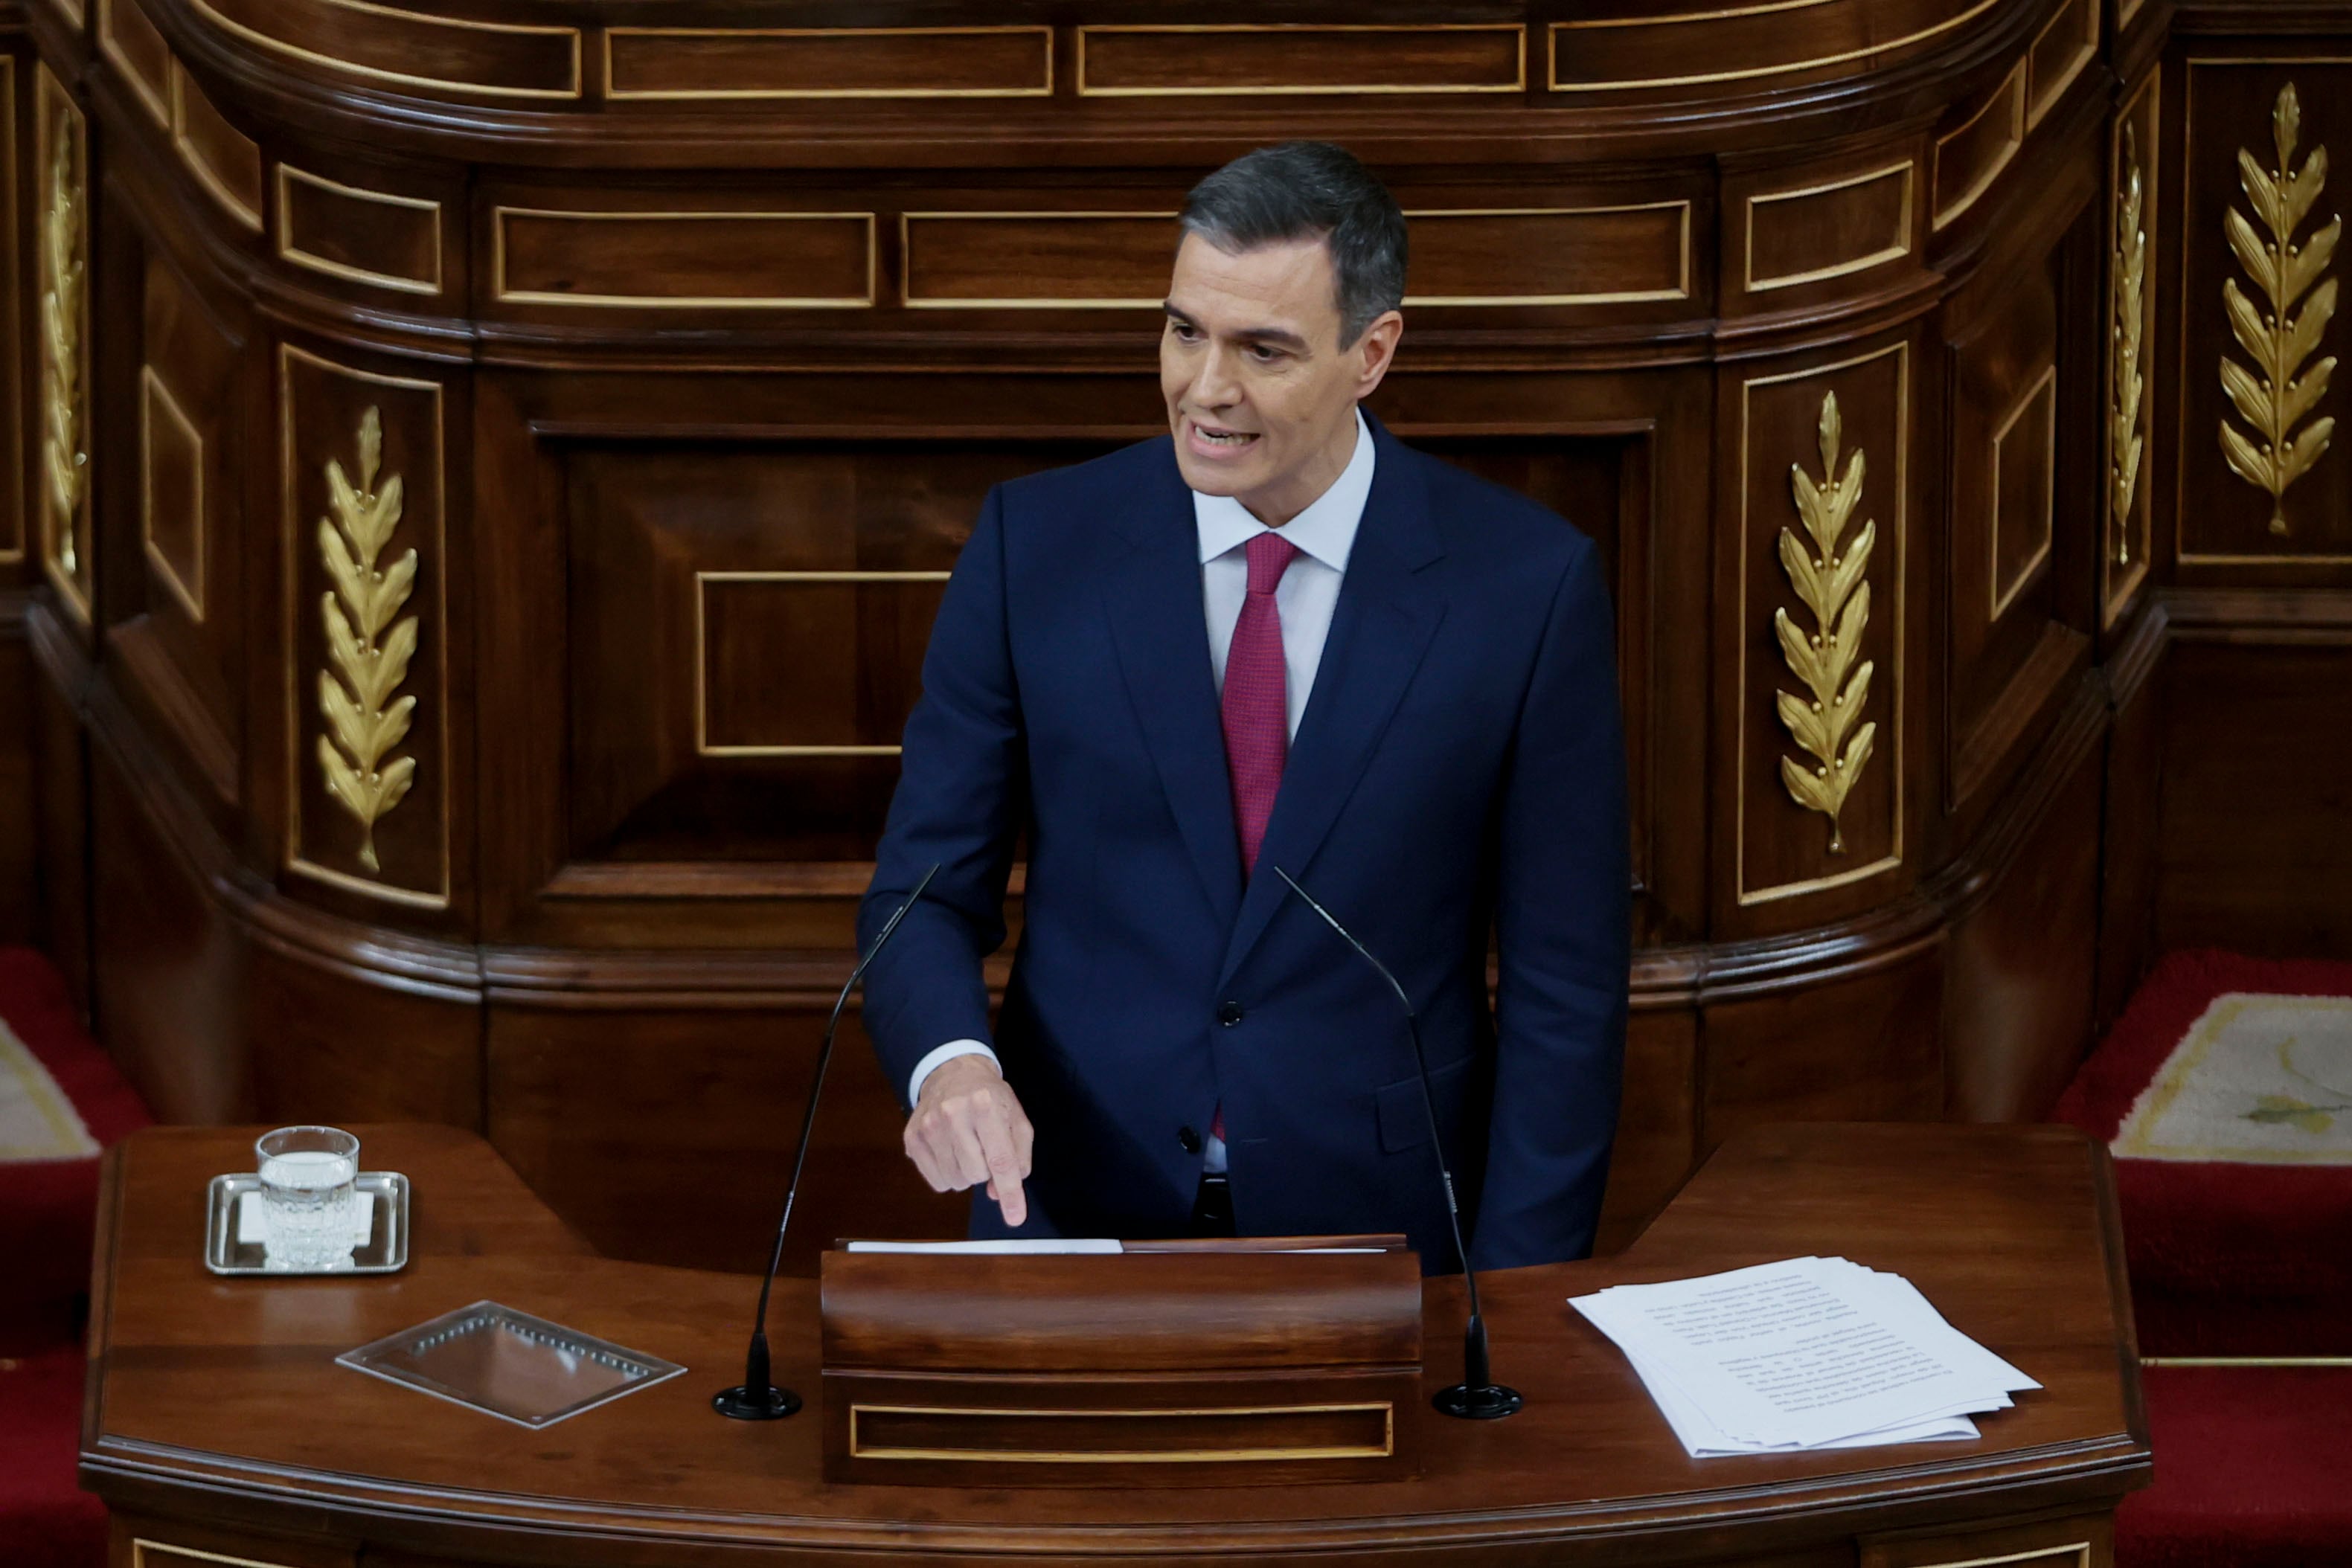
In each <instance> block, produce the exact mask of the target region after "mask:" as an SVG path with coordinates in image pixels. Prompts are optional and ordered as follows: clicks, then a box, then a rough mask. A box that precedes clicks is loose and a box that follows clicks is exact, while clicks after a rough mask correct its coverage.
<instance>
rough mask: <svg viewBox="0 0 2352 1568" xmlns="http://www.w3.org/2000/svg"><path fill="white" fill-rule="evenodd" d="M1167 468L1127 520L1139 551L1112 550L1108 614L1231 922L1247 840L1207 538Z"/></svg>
mask: <svg viewBox="0 0 2352 1568" xmlns="http://www.w3.org/2000/svg"><path fill="white" fill-rule="evenodd" d="M1166 467H1167V473H1166V476H1165V480H1164V482H1163V483H1156V484H1154V485H1153V486H1151V487H1150V494H1149V496H1148V497H1143V498H1141V499H1140V500H1139V504H1138V505H1137V507H1135V508H1134V510H1133V511H1131V512H1129V514H1127V515H1126V516H1125V517H1123V518H1121V519H1120V521H1121V525H1122V526H1121V531H1122V532H1124V533H1125V534H1126V535H1127V536H1128V538H1129V543H1130V544H1131V545H1132V547H1133V548H1132V549H1128V550H1125V551H1118V550H1113V551H1112V552H1111V555H1112V557H1113V559H1111V561H1110V563H1109V565H1108V568H1107V572H1106V576H1107V580H1106V583H1105V589H1104V593H1103V608H1104V611H1105V612H1106V613H1107V614H1108V617H1109V620H1110V631H1111V638H1112V641H1113V643H1115V644H1116V645H1117V647H1118V662H1119V670H1120V673H1121V674H1122V675H1123V676H1124V677H1125V680H1126V683H1127V692H1128V697H1129V701H1131V702H1132V703H1133V704H1134V705H1135V716H1136V720H1137V722H1138V723H1139V724H1140V725H1141V726H1142V727H1143V736H1144V742H1145V744H1146V746H1147V747H1149V748H1150V752H1151V759H1152V761H1153V763H1154V764H1155V765H1156V766H1157V767H1158V768H1159V770H1160V785H1161V787H1162V788H1163V789H1165V790H1166V791H1167V795H1168V807H1169V810H1171V812H1172V813H1174V815H1175V818H1176V827H1177V831H1179V832H1181V834H1182V835H1183V838H1184V847H1185V848H1186V850H1187V851H1189V852H1191V854H1192V863H1193V865H1194V867H1195V869H1197V870H1198V871H1199V873H1200V874H1201V884H1202V888H1203V889H1204V890H1205V891H1206V892H1207V894H1208V895H1209V903H1210V905H1211V907H1212V908H1213V909H1214V910H1215V912H1216V917H1217V921H1218V923H1219V924H1220V925H1230V923H1231V922H1232V920H1233V918H1234V911H1235V910H1236V909H1237V908H1238V906H1239V905H1240V904H1241V898H1242V871H1241V841H1240V839H1239V837H1238V836H1237V835H1236V834H1235V832H1234V808H1233V792H1232V786H1231V785H1230V784H1229V783H1228V781H1227V775H1226V771H1225V737H1224V730H1223V726H1222V724H1221V722H1220V720H1219V717H1218V712H1217V687H1216V680H1215V676H1214V674H1213V672H1212V670H1211V669H1210V666H1209V625H1208V617H1207V615H1206V613H1205V612H1203V610H1202V605H1201V536H1200V530H1199V528H1198V526H1197V524H1196V523H1195V522H1194V519H1193V516H1192V492H1191V491H1190V490H1188V489H1186V488H1185V487H1184V483H1183V480H1182V478H1181V476H1179V475H1178V474H1177V472H1176V464H1175V457H1174V455H1173V454H1172V452H1171V453H1170V454H1168V461H1167V465H1166Z"/></svg>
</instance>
